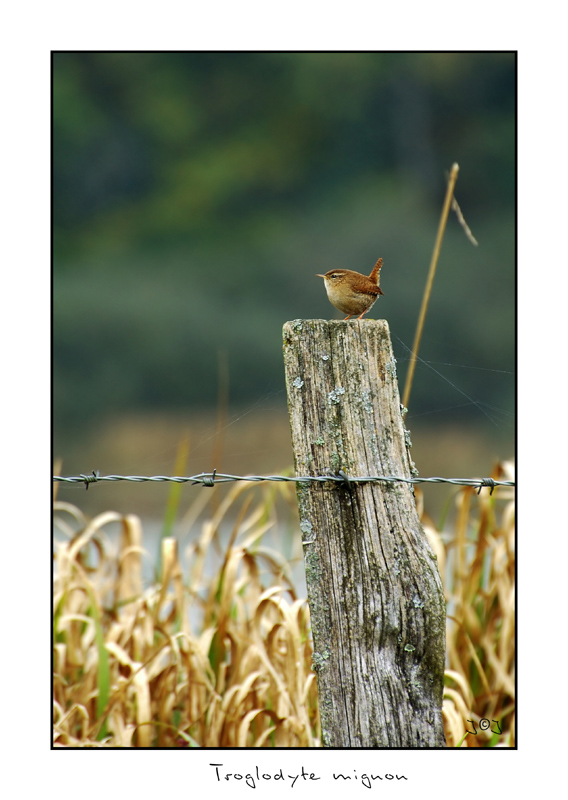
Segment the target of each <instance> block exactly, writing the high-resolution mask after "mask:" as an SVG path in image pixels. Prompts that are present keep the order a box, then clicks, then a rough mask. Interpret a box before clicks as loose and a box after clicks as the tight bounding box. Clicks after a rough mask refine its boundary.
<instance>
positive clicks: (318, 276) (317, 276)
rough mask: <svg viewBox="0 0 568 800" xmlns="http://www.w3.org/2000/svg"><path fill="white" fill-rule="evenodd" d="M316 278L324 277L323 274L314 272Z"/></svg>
mask: <svg viewBox="0 0 568 800" xmlns="http://www.w3.org/2000/svg"><path fill="white" fill-rule="evenodd" d="M316 278H325V275H320V274H319V272H316Z"/></svg>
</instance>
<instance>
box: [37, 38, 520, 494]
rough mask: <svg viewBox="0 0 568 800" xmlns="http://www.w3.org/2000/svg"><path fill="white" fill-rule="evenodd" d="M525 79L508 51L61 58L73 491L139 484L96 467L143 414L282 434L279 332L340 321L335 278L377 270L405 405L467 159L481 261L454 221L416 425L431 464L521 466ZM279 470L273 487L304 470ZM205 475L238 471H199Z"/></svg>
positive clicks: (61, 382)
mask: <svg viewBox="0 0 568 800" xmlns="http://www.w3.org/2000/svg"><path fill="white" fill-rule="evenodd" d="M515 81H516V63H515V54H514V53H178V52H164V53H111V52H108V53H95V52H94V53H87V52H84V53H79V52H77V53H73V52H68V53H64V52H61V53H55V54H54V56H53V241H54V270H53V277H54V281H53V286H54V292H53V321H54V325H53V332H54V350H53V353H54V441H55V448H54V450H55V455H56V456H61V457H62V458H63V463H64V469H63V472H64V474H72V471H73V470H76V471H81V472H85V471H89V470H90V469H91V468H92V467H93V466H95V467H97V468H99V467H100V468H101V469H102V470H105V471H106V469H107V468H108V470H109V471H118V469H119V467H120V466H121V464H122V465H126V464H127V465H128V466H129V467H130V470H131V471H133V472H137V473H139V474H140V473H143V472H144V466H143V465H142V464H140V463H136V460H135V458H134V456H132V460H131V461H128V459H126V460H123V461H122V462H121V464H119V463H117V461H116V460H115V461H114V462H113V463H108V464H106V465H105V464H104V458H102V462H103V463H101V460H99V461H98V462H97V464H92V463H91V462H90V461H87V459H88V458H89V457H90V452H91V451H90V450H89V448H90V447H92V444H93V442H98V443H99V445H100V443H101V441H102V440H103V439H104V436H105V434H104V431H108V430H109V426H111V427H112V425H113V424H115V423H114V422H113V421H116V420H117V419H123V420H125V419H128V418H132V417H133V415H136V414H138V415H139V416H140V415H141V416H140V418H143V419H144V420H145V425H144V426H143V428H142V430H145V431H148V427H147V425H148V423H147V420H148V419H149V418H150V417H151V416H152V417H153V418H156V419H158V418H162V419H163V418H165V417H166V418H170V419H174V418H175V419H176V420H178V421H179V420H187V422H188V424H189V425H190V427H191V420H192V419H193V418H195V419H201V418H202V417H199V415H200V414H202V415H203V414H207V413H211V414H213V415H214V414H215V413H216V409H217V408H218V405H219V394H220V386H221V395H223V394H224V393H228V398H229V408H228V410H227V419H228V420H230V419H232V417H231V414H233V412H235V413H236V417H235V418H236V419H238V417H239V414H245V413H247V414H248V416H247V423H248V422H249V421H250V420H249V419H248V417H251V418H252V419H253V420H254V419H255V418H259V417H258V414H257V412H260V411H261V410H262V409H265V408H267V407H268V406H270V407H271V408H275V409H277V410H278V412H279V413H280V414H281V415H282V419H283V420H284V423H283V424H284V426H286V425H287V417H286V411H285V408H286V400H285V391H284V376H283V365H282V355H281V329H282V324H283V323H284V322H285V321H286V320H290V319H295V318H314V317H319V318H322V317H323V318H340V317H341V315H340V314H339V313H338V312H336V311H335V310H334V309H333V308H332V306H330V305H329V303H328V300H327V298H326V295H325V291H324V287H323V282H322V281H321V279H319V278H316V277H315V273H317V272H326V271H327V270H329V269H331V268H332V267H346V268H349V269H355V270H357V271H360V272H365V273H368V272H369V271H370V270H371V268H372V267H373V265H374V263H375V261H376V260H377V258H378V257H379V256H382V257H383V259H384V267H383V270H382V277H381V286H382V288H383V290H384V292H385V296H384V297H383V298H381V300H380V302H379V303H377V305H376V306H375V307H374V309H373V311H372V312H371V315H370V316H371V317H374V318H377V317H385V318H386V319H387V320H388V321H389V324H390V328H391V333H392V337H393V344H394V348H395V354H396V356H397V359H398V366H399V382H400V386H401V392H402V387H403V385H404V384H403V381H404V375H405V364H406V362H407V359H408V348H409V347H411V345H412V340H413V335H414V329H415V326H416V320H417V316H418V311H419V307H420V301H421V296H422V292H423V289H424V284H425V281H426V275H427V270H428V265H429V261H430V257H431V253H432V248H433V244H434V239H435V235H436V230H437V226H438V221H439V215H440V210H441V205H442V201H443V197H444V192H445V184H446V173H447V172H448V171H449V168H450V167H451V164H452V163H453V162H454V161H457V162H458V164H459V165H460V173H459V178H458V182H457V187H456V197H457V199H458V201H459V203H460V206H461V209H462V211H463V213H464V216H465V218H466V220H467V222H468V224H469V226H470V227H471V229H472V231H473V234H474V235H475V237H476V238H477V240H478V241H479V246H478V247H474V246H472V244H471V243H470V242H469V241H468V240H467V238H466V236H465V235H464V232H463V230H462V229H461V227H460V226H459V224H458V221H457V219H456V217H455V215H453V214H452V216H451V217H450V219H449V223H448V228H447V231H446V236H445V240H444V243H443V246H442V252H441V258H440V262H439V265H438V273H437V276H436V281H435V283H434V289H433V294H432V299H431V303H430V309H429V313H428V316H427V319H426V328H425V333H424V338H423V342H422V346H421V350H420V357H421V358H422V359H424V361H425V362H428V363H427V364H426V363H423V364H420V365H419V367H418V368H417V371H416V374H415V378H414V385H413V390H412V395H411V400H410V409H409V416H408V424H409V427H410V428H411V430H412V429H413V425H414V424H415V425H417V426H419V427H420V425H422V426H425V425H427V426H428V428H429V430H430V431H437V433H435V436H434V441H438V442H439V443H440V447H442V444H441V443H442V442H443V441H447V437H446V438H444V435H443V431H446V432H447V431H448V430H451V431H452V433H451V436H450V439H452V438H453V439H455V438H456V436H457V435H458V434H456V431H459V430H461V429H463V430H466V429H467V430H469V431H470V433H471V432H473V439H471V441H474V440H475V441H478V440H480V437H481V438H483V437H485V440H486V441H487V442H490V443H491V446H490V447H489V450H488V451H487V458H488V459H489V458H490V457H510V456H511V455H512V448H513V441H514V422H513V413H514V383H515V382H514V375H513V371H514V347H515V143H516V139H515V136H516V133H515V96H516V86H515ZM249 412H250V413H249ZM413 420H414V421H415V422H414V423H413ZM176 424H177V423H176ZM180 424H181V423H180ZM243 424H244V422H243ZM113 430H115V429H114V428H113ZM248 435H249V434H247V436H248ZM113 440H114V441H116V436H114V437H113ZM429 441H431V440H429ZM147 446H148V448H150V449H151V448H152V446H153V445H151V444H150V439H148V445H147ZM456 446H457V448H458V449H459V443H458V444H457V445H456ZM243 447H244V448H246V447H247V446H246V442H245V444H244V445H243ZM248 450H249V451H250V447H249V448H248ZM142 452H144V451H142ZM234 455H235V457H237V455H238V454H237V453H235V454H234ZM274 456H275V460H274V463H273V465H272V469H278V468H282V467H283V466H285V463H283V461H284V462H285V461H286V458H288V462H289V463H291V460H292V457H291V452H290V453H289V454H288V455H287V456H286V455H284V456H283V455H282V454H278V455H277V456H276V454H274ZM99 457H100V454H99ZM168 457H169V456H168ZM169 463H172V464H173V457H172V459H170V462H169ZM255 463H257V464H258V466H257V468H256V471H260V470H261V463H260V461H258V460H257V462H255ZM417 464H418V466H419V468H420V469H421V472H422V474H427V473H426V472H425V471H424V469H423V467H422V465H421V463H420V461H419V460H417ZM213 466H215V467H217V469H218V470H220V471H223V470H225V469H227V464H226V463H225V462H223V463H215V464H210V463H204V462H203V461H202V462H200V463H199V466H198V467H197V471H201V470H202V469H210V468H212V467H213ZM455 466H456V469H457V468H458V465H455ZM489 468H490V463H486V468H485V472H487V471H488V469H489ZM243 469H244V467H243ZM247 469H248V471H250V470H251V469H252V470H255V467H251V466H250V464H247ZM450 472H451V473H452V474H453V475H456V471H455V469H450ZM101 488H102V487H101ZM98 489H99V487H97V491H98ZM89 495H91V492H89Z"/></svg>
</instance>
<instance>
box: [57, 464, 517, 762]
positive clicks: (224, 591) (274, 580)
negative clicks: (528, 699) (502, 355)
mask: <svg viewBox="0 0 568 800" xmlns="http://www.w3.org/2000/svg"><path fill="white" fill-rule="evenodd" d="M509 468H510V467H509V465H503V466H500V467H499V470H500V471H501V473H502V472H503V471H506V470H508V469H509ZM494 477H496V475H494ZM217 491H219V492H220V494H219V496H218V497H217V498H216V500H215V503H212V504H209V503H208V502H207V499H206V498H207V497H210V494H206V493H209V492H217ZM278 496H280V497H284V498H285V499H286V500H287V502H289V503H290V504H291V505H294V500H293V488H292V487H290V486H289V485H285V484H273V485H271V486H269V487H263V486H259V485H258V484H252V485H250V484H238V485H234V486H233V487H231V488H230V489H229V490H228V491H226V492H223V490H222V489H221V487H215V489H213V490H206V491H204V492H203V493H201V494H200V495H198V497H197V499H196V503H195V505H194V507H193V508H192V509H190V511H189V512H188V514H187V515H186V518H185V522H187V523H191V525H192V530H194V529H195V528H197V527H198V526H200V534H199V535H198V536H197V537H196V538H195V540H194V543H193V544H192V546H191V548H190V552H189V554H188V559H189V567H188V569H187V570H186V574H185V576H184V574H183V573H182V568H181V564H180V557H179V553H178V542H177V540H176V539H175V538H173V537H172V536H167V537H164V538H163V539H162V545H161V581H159V582H156V583H154V584H152V585H151V586H147V587H145V586H144V582H143V576H142V557H143V554H144V550H143V537H142V527H141V524H140V520H139V519H138V518H137V517H136V516H134V515H121V514H117V513H114V512H106V513H104V514H100V515H99V516H97V517H96V518H95V519H93V520H90V521H89V520H87V519H85V517H84V516H83V514H82V513H81V511H80V510H79V509H77V508H76V507H75V506H72V505H70V504H68V503H61V502H57V501H56V502H55V512H56V526H57V529H58V530H59V532H60V533H61V532H63V533H64V534H65V541H63V542H61V541H60V542H56V544H55V549H54V559H55V566H54V597H53V612H54V620H53V636H54V656H53V667H54V678H53V700H54V716H53V730H54V733H53V736H54V746H56V747H109V746H111V747H149V746H153V747H183V746H189V747H319V746H320V744H321V743H320V735H321V734H320V727H319V716H318V709H317V693H316V685H315V675H314V673H313V672H312V669H311V656H312V645H311V639H310V633H309V612H308V606H307V603H306V601H305V600H304V599H301V598H298V597H297V596H296V592H295V589H294V586H293V585H292V581H291V579H290V577H289V571H288V564H287V563H286V561H285V559H284V558H283V557H282V556H281V555H279V554H278V553H276V552H274V551H270V550H268V549H267V548H266V547H265V546H264V545H263V536H264V535H265V533H266V532H267V531H268V530H269V529H270V528H273V527H274V526H276V525H277V523H278V520H277V517H276V511H275V509H276V503H275V499H276V498H277V497H278ZM503 498H504V499H505V504H503V502H502V499H503ZM456 504H457V506H456V508H457V515H456V520H455V526H454V530H452V531H447V530H443V531H438V530H437V529H436V526H435V525H433V523H432V521H431V520H430V519H429V518H428V517H427V516H426V515H425V514H423V524H424V527H425V530H426V532H427V535H428V536H429V538H430V541H431V543H432V545H433V547H434V550H435V552H436V554H437V556H438V559H439V564H440V569H441V573H442V576H443V580H444V585H445V590H446V597H447V602H448V615H449V616H448V653H447V658H448V669H447V673H446V678H447V687H446V690H445V696H444V706H443V714H444V722H445V727H446V736H447V739H448V745H450V746H454V747H455V746H458V745H459V744H460V742H461V741H462V740H463V744H461V746H467V747H486V746H495V745H498V746H511V745H513V743H514V734H513V731H514V689H515V687H514V677H513V676H514V643H515V636H514V630H515V625H514V622H515V617H514V578H515V567H514V506H513V501H512V499H510V498H509V495H508V494H507V493H506V490H497V491H496V492H495V495H494V497H492V498H489V496H488V493H487V492H485V491H484V492H482V493H481V495H480V496H479V497H477V496H476V495H475V494H474V490H472V489H471V488H465V489H461V490H459V491H458V492H457V494H456ZM207 507H209V511H208V508H207ZM117 523H118V524H119V526H120V543H119V545H118V547H116V546H115V548H114V550H113V547H112V543H111V541H110V539H109V536H108V535H107V530H108V526H109V525H114V526H116V525H117ZM229 523H230V534H229V536H228V539H227V541H226V542H225V543H224V544H221V537H220V530H221V528H223V529H225V530H226V529H227V526H228V525H229ZM296 524H297V523H296ZM279 532H280V529H279ZM214 551H217V553H218V554H219V556H218V560H219V563H218V565H217V566H216V567H215V568H214V569H213V570H212V569H211V563H210V562H211V555H212V553H214ZM485 719H487V720H489V721H490V728H491V729H493V730H496V728H497V725H496V722H497V723H498V725H499V726H500V729H501V733H500V734H495V733H491V731H490V730H487V731H485V730H483V726H484V725H485V723H483V722H482V720H485ZM468 720H470V721H471V722H468ZM472 723H475V725H476V729H477V733H476V734H473V733H471V734H467V735H466V731H467V730H468V729H469V730H473V725H472ZM464 736H465V740H464V738H463V737H464Z"/></svg>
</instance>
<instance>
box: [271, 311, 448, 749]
mask: <svg viewBox="0 0 568 800" xmlns="http://www.w3.org/2000/svg"><path fill="white" fill-rule="evenodd" d="M283 335H284V363H285V370H286V385H287V391H288V407H289V414H290V425H291V430H292V445H293V449H294V457H295V467H296V474H297V475H298V476H300V475H310V476H315V475H329V474H334V475H337V474H338V473H339V471H340V470H342V471H343V472H344V473H345V474H346V475H347V476H351V477H355V476H359V477H363V476H381V475H382V476H397V477H407V478H408V477H411V471H412V469H413V466H414V465H413V464H412V461H411V459H410V457H409V454H408V441H409V440H408V433H407V431H405V429H404V425H403V420H402V415H401V407H400V399H399V392H398V384H397V378H396V362H395V360H394V357H393V354H392V347H391V341H390V334H389V328H388V325H387V323H386V322H385V321H384V320H362V321H348V322H338V321H325V320H295V321H293V322H287V323H286V324H285V325H284V330H283ZM297 495H298V506H299V512H300V528H301V531H302V539H303V542H304V558H305V566H306V582H307V587H308V601H309V606H310V617H311V625H312V635H313V642H314V655H313V661H314V669H315V671H316V673H317V682H318V695H319V708H320V717H321V723H322V738H323V744H324V746H326V747H445V738H444V732H443V727H442V713H441V709H442V694H443V681H444V660H445V622H446V607H445V602H444V593H443V589H442V583H441V579H440V574H439V571H438V564H437V561H436V557H435V556H434V553H433V552H432V549H431V548H430V545H429V543H428V541H427V539H426V536H425V534H424V531H423V530H422V527H421V525H420V521H419V519H418V514H417V511H416V506H415V502H414V494H413V490H412V486H411V485H409V484H405V483H386V482H385V483H361V484H357V483H335V482H329V483H327V482H326V483H315V482H313V483H312V482H310V483H298V484H297Z"/></svg>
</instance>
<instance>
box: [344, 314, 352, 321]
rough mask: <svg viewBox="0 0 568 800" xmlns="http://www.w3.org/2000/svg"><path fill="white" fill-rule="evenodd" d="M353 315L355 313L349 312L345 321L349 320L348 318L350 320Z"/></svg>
mask: <svg viewBox="0 0 568 800" xmlns="http://www.w3.org/2000/svg"><path fill="white" fill-rule="evenodd" d="M352 316H353V314H348V315H347V316H346V317H345V319H344V320H343V322H347V320H348V319H350V318H351V317H352Z"/></svg>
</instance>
